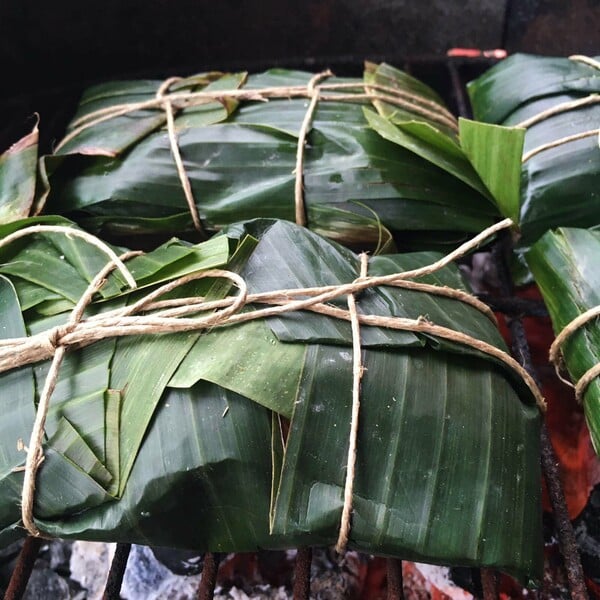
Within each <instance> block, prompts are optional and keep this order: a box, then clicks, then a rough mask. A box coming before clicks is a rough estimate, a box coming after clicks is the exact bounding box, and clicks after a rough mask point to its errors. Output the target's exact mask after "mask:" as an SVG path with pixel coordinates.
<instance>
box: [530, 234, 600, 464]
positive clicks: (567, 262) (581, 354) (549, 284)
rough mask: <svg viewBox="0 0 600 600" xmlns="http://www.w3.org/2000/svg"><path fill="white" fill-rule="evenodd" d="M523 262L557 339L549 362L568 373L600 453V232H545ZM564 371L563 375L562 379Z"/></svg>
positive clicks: (559, 371)
mask: <svg viewBox="0 0 600 600" xmlns="http://www.w3.org/2000/svg"><path fill="white" fill-rule="evenodd" d="M527 262H528V264H529V267H530V268H531V271H532V273H533V275H534V277H535V280H536V282H537V284H538V286H539V288H540V290H541V292H542V295H543V297H544V302H545V303H546V306H547V307H548V311H549V313H550V317H551V319H552V324H553V327H554V331H555V332H556V335H557V337H556V340H555V341H554V343H553V345H552V347H551V351H550V360H551V361H552V362H553V363H554V364H555V366H556V367H557V372H558V373H559V377H561V379H563V381H565V382H566V383H569V384H570V382H568V381H566V380H565V379H564V378H563V375H564V377H566V376H567V375H566V374H565V373H564V367H566V370H567V371H568V375H569V376H570V377H571V379H572V381H573V383H574V384H575V392H576V397H577V399H578V400H579V402H582V403H583V408H584V411H585V416H586V420H587V423H588V427H589V430H590V434H591V438H592V443H593V445H594V448H595V450H596V452H597V453H599V452H600V380H599V379H598V376H599V375H600V366H599V365H600V329H599V328H598V316H600V273H599V272H598V264H600V231H592V230H586V229H575V228H567V227H565V228H561V229H558V230H557V231H552V232H548V233H546V235H544V236H543V237H542V238H541V239H540V240H539V241H538V242H537V243H536V244H535V245H534V246H533V247H532V248H531V250H530V251H529V253H528V254H527ZM561 372H563V375H561Z"/></svg>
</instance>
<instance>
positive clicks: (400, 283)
mask: <svg viewBox="0 0 600 600" xmlns="http://www.w3.org/2000/svg"><path fill="white" fill-rule="evenodd" d="M512 224H513V223H512V221H511V220H510V219H505V220H504V221H501V222H500V223H497V224H495V225H493V226H491V227H489V228H488V229H486V230H485V231H483V232H482V233H480V234H479V235H477V236H475V237H474V238H473V239H472V240H470V241H469V242H466V243H465V244H463V245H461V246H460V247H459V248H457V249H456V250H454V251H453V252H451V253H449V254H448V255H446V256H444V257H443V258H441V259H440V260H438V261H436V262H434V263H432V264H430V265H427V266H424V267H421V268H418V269H413V270H411V271H404V272H402V273H395V274H391V275H384V276H377V277H372V276H368V275H367V273H366V257H364V256H363V257H361V272H360V276H359V277H358V279H356V280H354V281H353V282H351V283H346V284H338V285H330V286H321V287H313V288H298V289H283V290H277V291H272V292H263V293H258V294H248V290H247V286H246V283H245V281H244V279H243V278H242V277H240V276H239V275H238V274H236V273H233V272H231V271H225V270H221V269H211V270H208V271H199V272H196V273H191V274H189V275H185V276H183V277H179V278H177V279H176V280H174V281H171V282H169V283H166V284H164V285H162V286H160V287H158V288H157V289H155V290H154V291H152V292H150V293H148V294H147V295H146V296H144V297H143V298H141V299H140V300H138V301H137V302H135V303H133V304H131V305H130V306H125V307H121V308H117V309H113V310H111V311H107V312H104V313H99V314H96V315H92V316H89V317H87V318H83V313H84V311H85V308H86V306H87V305H88V304H89V303H90V302H91V300H92V297H93V295H94V293H95V292H96V291H98V290H99V289H100V287H101V286H102V285H103V283H104V280H105V279H106V277H107V276H108V274H109V273H110V272H111V271H112V270H113V269H114V268H118V269H119V270H120V271H121V273H122V274H123V276H124V277H125V280H126V281H127V282H128V284H129V286H130V287H131V288H135V280H134V279H133V277H132V276H131V273H130V272H129V271H128V270H127V268H126V267H125V265H124V264H123V262H122V261H123V260H126V259H127V258H130V257H131V256H133V255H135V254H137V253H127V254H126V255H123V256H122V257H117V256H116V255H115V254H114V252H113V251H112V250H111V249H110V248H108V246H105V245H104V244H103V243H102V242H100V240H97V239H95V238H94V237H93V236H91V235H89V234H87V233H84V232H82V231H80V230H77V229H72V228H68V227H59V226H34V227H31V228H27V229H23V230H21V231H18V232H16V233H15V234H12V235H11V236H8V237H6V238H4V239H3V240H0V247H2V246H5V245H7V244H8V243H10V242H11V241H13V240H14V239H17V238H19V237H24V236H26V235H29V234H31V233H35V232H49V233H52V232H56V233H64V234H66V235H72V236H77V237H81V238H82V239H84V240H86V241H90V243H93V245H94V246H96V247H98V248H101V249H102V251H104V252H105V253H106V254H107V255H108V256H109V258H110V262H109V263H108V264H107V265H106V266H105V267H104V268H103V269H102V271H101V272H100V273H99V274H98V275H97V276H96V277H95V278H94V280H93V281H92V282H91V283H90V285H89V287H88V289H87V290H86V292H85V293H84V294H83V296H82V297H81V299H80V300H79V302H78V303H77V306H76V307H75V308H74V309H73V311H72V313H71V315H70V317H69V319H68V321H67V323H66V324H65V325H61V326H57V327H53V328H51V329H50V330H48V331H46V332H42V333H39V334H36V335H33V336H29V337H25V338H14V339H6V340H0V372H4V371H7V370H10V369H13V368H17V367H20V366H23V365H26V364H31V363H34V362H39V361H42V360H46V359H48V358H52V364H51V368H50V370H49V372H48V375H47V378H46V381H45V383H44V387H43V390H42V393H41V396H40V401H39V403H38V408H37V411H36V416H35V422H34V426H33V428H32V434H31V438H30V441H29V446H28V448H27V459H26V463H25V479H24V482H23V490H22V506H21V511H22V520H23V524H24V526H25V528H26V529H27V530H28V531H29V533H30V534H31V535H34V536H42V532H41V531H40V530H39V529H38V527H37V526H36V524H35V522H34V518H33V504H34V496H35V481H36V475H37V471H38V468H39V466H40V464H41V462H42V460H43V451H42V442H43V437H44V425H45V419H46V414H47V412H48V408H49V402H50V398H51V395H52V393H53V390H54V387H55V386H56V383H57V379H58V371H59V367H60V362H61V361H62V359H63V358H64V355H65V352H66V351H67V350H68V349H75V348H82V347H85V346H87V345H90V344H92V343H94V342H96V341H99V340H101V339H106V338H113V337H122V336H127V335H140V334H145V335H148V334H149V335H157V334H161V333H173V332H181V331H202V330H206V329H209V328H214V327H222V326H226V325H233V324H236V323H243V322H246V321H250V320H253V319H262V318H266V317H270V316H275V315H281V314H285V313H289V312H294V311H298V310H310V311H312V312H316V313H319V314H324V315H328V316H330V317H333V318H337V319H342V320H346V321H350V323H351V326H352V343H353V353H354V359H353V410H352V422H351V428H350V430H351V440H350V448H349V454H348V468H347V472H346V485H345V493H344V508H343V511H342V515H343V518H342V524H341V527H340V536H339V539H338V546H337V547H338V549H339V550H342V549H343V548H344V546H345V544H346V542H347V539H348V532H349V528H350V514H351V509H352V504H351V503H352V487H353V481H354V464H355V459H356V439H357V431H358V412H359V406H360V379H361V376H362V373H363V367H362V364H361V347H360V329H359V326H360V325H368V326H375V327H384V328H390V329H396V330H401V331H413V332H420V333H427V334H431V335H434V336H437V337H440V338H443V339H446V340H449V341H452V342H457V343H459V344H463V345H466V346H469V347H471V348H474V349H476V350H479V351H481V352H483V353H485V354H487V355H489V356H492V357H493V358H495V359H497V360H500V361H501V362H503V363H504V364H505V365H507V366H508V367H509V368H510V369H511V370H513V371H515V372H516V373H517V374H518V375H519V377H521V379H522V380H523V381H524V382H525V384H526V385H527V386H528V388H529V389H530V390H531V393H532V394H533V396H534V398H535V399H536V402H537V404H538V406H539V407H540V409H541V410H545V403H544V399H543V397H542V395H541V392H540V391H539V389H538V388H537V386H536V384H535V382H534V380H533V379H532V378H531V376H530V375H529V374H528V373H527V371H525V370H524V369H523V368H522V367H521V365H519V363H518V362H517V361H515V360H514V359H513V358H512V357H511V356H510V355H508V354H507V353H506V352H504V351H503V350H500V349H499V348H496V347H495V346H492V345H490V344H488V343H486V342H483V341H482V340H478V339H476V338H473V337H471V336H469V335H467V334H464V333H462V332H459V331H455V330H453V329H450V328H447V327H443V326H440V325H436V324H434V323H431V322H430V321H428V320H427V319H426V318H424V317H419V318H418V319H406V318H402V317H383V316H379V315H365V314H361V313H358V311H357V309H356V304H355V299H354V295H355V294H358V293H360V292H361V291H362V290H365V289H368V288H371V287H377V286H381V285H386V286H394V287H400V288H406V289H413V290H418V291H424V292H427V293H433V294H437V295H441V296H445V297H449V298H453V299H456V300H459V301H462V302H466V303H468V304H469V305H471V306H473V307H475V308H477V309H478V310H481V311H482V312H483V313H484V314H486V315H487V316H488V317H490V318H492V319H493V315H492V314H491V312H490V309H489V308H488V307H487V306H485V305H484V304H483V303H481V301H479V300H478V299H476V298H474V297H473V296H470V295H469V294H468V293H466V292H464V291H462V290H456V289H452V288H447V287H444V286H435V285H430V284H424V283H419V282H414V281H408V280H409V279H414V278H417V277H422V276H424V275H428V274H431V273H434V272H436V271H438V270H439V269H441V268H443V267H445V266H446V265H448V264H449V263H450V262H452V261H454V260H456V259H457V258H460V257H461V256H463V255H465V254H466V253H468V252H469V251H471V250H472V249H474V248H476V247H477V246H479V244H481V243H482V242H483V241H485V240H486V239H487V238H488V237H489V236H491V235H493V234H495V233H496V232H498V231H500V230H502V229H506V228H508V227H510V226H512ZM92 240H93V241H92ZM206 277H210V278H215V277H216V278H225V279H228V280H230V281H231V282H232V283H233V284H234V285H235V286H236V287H237V288H238V290H239V291H238V294H237V295H236V296H228V297H226V298H223V299H221V300H214V301H206V300H205V299H203V298H196V297H194V298H177V299H170V300H160V297H161V296H162V295H164V294H166V293H167V292H170V291H172V290H174V289H176V288H178V287H180V286H182V285H185V284H186V283H188V282H190V281H193V280H197V279H201V278H206ZM344 295H346V296H348V310H344V309H341V308H337V307H334V306H331V305H329V304H327V302H329V301H331V300H334V299H335V298H338V297H340V296H344ZM249 304H267V305H270V306H267V307H266V308H259V309H256V310H254V311H251V312H240V310H241V309H242V308H243V307H244V306H246V305H249ZM150 311H154V312H150ZM209 311H210V312H209ZM203 312H204V313H205V312H209V314H208V315H204V316H200V317H198V316H197V317H195V318H189V316H190V315H198V313H203Z"/></svg>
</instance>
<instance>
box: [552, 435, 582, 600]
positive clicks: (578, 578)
mask: <svg viewBox="0 0 600 600" xmlns="http://www.w3.org/2000/svg"><path fill="white" fill-rule="evenodd" d="M542 470H543V472H544V477H545V479H546V488H547V489H548V496H549V497H550V503H551V504H552V512H553V513H554V523H555V525H556V534H557V535H556V537H557V538H558V546H559V548H560V551H561V554H562V555H563V558H564V561H565V570H566V572H567V580H568V582H569V589H570V591H571V598H572V599H573V600H587V598H588V593H587V587H586V585H585V578H584V575H583V568H582V566H581V559H580V557H579V551H578V548H577V540H576V539H575V532H574V531H573V526H572V525H571V520H570V519H569V512H568V510H567V503H566V501H565V495H564V492H563V489H562V486H561V484H560V473H559V470H558V460H557V459H556V454H555V453H554V448H553V447H552V441H551V440H550V435H549V434H548V429H547V427H546V425H545V424H544V425H543V426H542Z"/></svg>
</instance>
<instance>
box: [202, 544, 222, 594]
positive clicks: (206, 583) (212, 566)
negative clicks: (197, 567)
mask: <svg viewBox="0 0 600 600" xmlns="http://www.w3.org/2000/svg"><path fill="white" fill-rule="evenodd" d="M220 562H221V556H220V555H219V554H215V553H213V552H207V553H206V554H205V555H204V565H203V567H202V578H201V579H200V586H199V587H198V600H211V598H212V597H213V596H214V595H215V586H216V585H217V572H218V571H219V563H220Z"/></svg>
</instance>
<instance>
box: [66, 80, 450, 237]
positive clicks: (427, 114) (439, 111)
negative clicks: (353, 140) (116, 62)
mask: <svg viewBox="0 0 600 600" xmlns="http://www.w3.org/2000/svg"><path fill="white" fill-rule="evenodd" d="M331 76H333V73H332V72H331V71H329V70H327V71H323V72H321V73H318V74H317V75H315V76H314V77H312V78H311V79H310V81H309V82H308V84H306V85H303V86H302V85H300V86H275V87H267V88H260V89H255V90H248V89H234V90H218V91H211V92H207V91H203V92H169V88H170V87H171V85H172V84H173V83H178V82H181V81H184V80H183V79H182V78H181V77H171V78H169V79H167V80H165V81H164V82H163V83H162V84H161V85H160V86H159V88H158V90H157V92H156V95H155V97H154V98H153V99H152V100H145V101H143V102H130V103H123V104H116V105H113V106H109V107H106V108H102V109H99V110H96V111H93V112H91V113H88V114H86V115H84V116H82V117H80V118H79V119H77V120H75V121H74V122H73V124H72V125H73V127H74V129H73V130H72V131H71V132H70V133H69V134H68V135H67V136H65V137H64V138H63V139H62V140H61V141H60V143H59V144H58V145H57V146H56V149H55V152H56V151H58V150H60V149H61V148H63V147H64V146H65V145H66V144H67V143H68V142H70V141H71V140H73V139H75V138H76V137H77V136H78V135H79V134H80V133H82V132H83V131H85V130H87V129H89V128H91V127H94V126H95V125H99V124H100V123H104V122H105V121H108V120H110V119H114V118H116V117H121V116H125V115H128V114H131V113H133V112H136V111H140V110H149V109H158V110H163V111H164V112H165V117H166V121H167V133H168V137H169V144H170V147H171V153H172V155H173V159H174V162H175V166H176V169H177V175H178V177H179V181H180V183H181V187H182V189H183V193H184V196H185V200H186V203H187V206H188V209H189V211H190V215H191V217H192V222H193V224H194V228H195V229H196V230H197V231H198V232H199V233H201V234H202V235H204V236H206V232H205V231H204V228H203V227H202V222H201V220H200V215H199V213H198V205H197V203H196V200H195V198H194V194H193V191H192V186H191V184H190V180H189V177H188V176H187V172H186V170H185V165H184V163H183V159H182V157H181V152H180V149H179V144H178V141H177V132H176V130H175V113H176V112H178V111H180V110H184V109H186V108H190V107H193V106H199V105H201V104H207V103H210V102H215V101H217V102H221V103H222V104H223V105H224V106H226V102H227V100H230V99H231V100H237V101H251V102H258V101H262V102H268V101H269V100H271V99H288V100H289V99H292V98H308V99H310V103H309V105H308V109H307V111H306V114H305V116H304V120H303V122H302V125H301V128H300V132H299V135H298V144H297V150H296V166H295V169H294V174H295V183H294V204H295V220H296V224H297V225H301V226H306V222H307V218H306V208H305V202H304V189H303V175H304V172H303V171H304V152H305V145H306V137H307V134H308V131H309V129H310V124H311V121H312V117H313V114H314V111H315V109H316V106H317V103H318V102H319V101H322V102H350V103H358V102H366V101H371V102H372V101H375V100H378V101H381V102H386V103H388V104H391V105H393V106H398V107H399V108H402V109H404V110H407V111H409V112H413V113H415V114H416V115H418V116H420V117H423V118H425V119H428V120H430V121H433V122H434V123H437V124H438V125H442V126H444V127H447V128H449V129H450V130H451V131H454V132H458V125H457V121H456V117H454V115H453V114H452V113H451V112H450V111H448V110H447V109H446V108H445V107H444V106H442V105H441V104H439V103H437V102H435V101H433V100H429V99H428V98H424V97H422V96H419V95H417V94H414V93H412V92H409V91H406V90H402V89H398V88H395V87H392V86H386V85H381V84H377V83H330V84H321V85H317V84H318V83H319V82H320V81H321V80H323V79H326V78H327V77H331ZM353 90H362V92H360V91H359V92H353V93H342V92H351V91H353ZM327 91H329V92H334V93H329V94H327V93H324V92H327Z"/></svg>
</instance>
